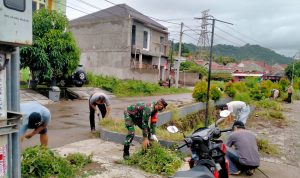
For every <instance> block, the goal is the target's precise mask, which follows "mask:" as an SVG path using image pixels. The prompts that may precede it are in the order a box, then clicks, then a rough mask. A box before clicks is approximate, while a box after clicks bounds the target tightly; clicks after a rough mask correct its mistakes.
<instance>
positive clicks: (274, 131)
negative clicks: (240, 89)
mask: <svg viewBox="0 0 300 178" xmlns="http://www.w3.org/2000/svg"><path fill="white" fill-rule="evenodd" d="M281 105H282V109H283V111H282V113H283V115H284V117H285V121H284V122H282V121H275V120H270V121H268V122H267V121H266V120H262V119H261V118H259V117H251V119H250V120H249V123H247V124H249V126H250V129H251V130H252V131H254V132H255V133H256V134H257V136H258V137H259V138H262V139H265V140H268V141H269V142H270V143H272V144H274V145H276V146H277V147H278V148H279V151H280V154H279V155H278V156H275V157H268V156H266V155H264V160H268V161H271V162H280V163H284V164H288V165H292V166H297V167H300V130H299V128H300V119H299V117H298V116H299V115H300V109H299V108H300V101H294V102H293V103H292V104H288V103H281ZM299 169H300V168H299Z"/></svg>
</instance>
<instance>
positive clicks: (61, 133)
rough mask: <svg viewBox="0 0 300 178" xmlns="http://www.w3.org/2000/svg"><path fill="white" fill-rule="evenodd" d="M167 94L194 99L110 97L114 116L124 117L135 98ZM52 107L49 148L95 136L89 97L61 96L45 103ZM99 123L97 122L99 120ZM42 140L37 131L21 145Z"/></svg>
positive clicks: (169, 101)
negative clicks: (92, 132)
mask: <svg viewBox="0 0 300 178" xmlns="http://www.w3.org/2000/svg"><path fill="white" fill-rule="evenodd" d="M161 97H163V98H165V99H166V101H167V102H168V103H170V104H174V105H181V104H184V103H190V102H193V98H192V96H191V93H186V94H174V95H165V96H151V97H129V98H115V97H114V98H111V107H112V111H111V116H112V117H113V118H120V119H122V118H123V112H124V109H125V108H126V107H127V106H128V105H130V104H133V103H135V102H138V101H140V102H152V101H155V100H157V99H159V98H161ZM46 107H47V108H49V110H50V112H51V115H52V120H51V123H50V124H49V129H48V132H49V148H56V147H61V146H63V145H66V144H69V143H73V142H77V141H81V140H86V139H90V138H94V135H93V134H91V133H90V126H89V108H88V101H87V100H62V101H59V102H56V103H53V104H48V105H46ZM96 125H97V124H96ZM38 144H39V136H38V135H36V136H34V137H33V138H31V139H29V140H25V141H24V142H23V143H22V148H23V149H24V148H26V147H29V146H34V145H38Z"/></svg>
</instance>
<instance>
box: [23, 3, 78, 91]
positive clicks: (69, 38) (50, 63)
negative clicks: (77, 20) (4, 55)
mask: <svg viewBox="0 0 300 178" xmlns="http://www.w3.org/2000/svg"><path fill="white" fill-rule="evenodd" d="M32 20H33V23H32V28H33V29H32V30H33V44H32V46H28V47H22V48H21V50H20V55H21V68H25V67H29V68H30V71H31V72H32V76H33V78H38V79H39V81H47V82H51V84H52V85H55V82H56V79H58V78H60V77H68V76H70V75H71V74H72V72H73V71H74V70H75V69H76V68H77V66H78V64H79V55H80V51H79V48H78V47H77V45H76V42H75V39H74V37H73V35H72V33H71V32H70V31H69V29H68V26H69V25H68V19H67V17H66V16H65V15H64V14H61V13H58V12H56V11H49V10H47V9H41V10H38V11H36V12H34V14H33V18H32Z"/></svg>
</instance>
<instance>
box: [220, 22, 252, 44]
mask: <svg viewBox="0 0 300 178" xmlns="http://www.w3.org/2000/svg"><path fill="white" fill-rule="evenodd" d="M215 27H216V28H217V29H218V30H220V31H222V32H223V33H226V34H227V35H229V36H231V37H233V38H235V39H237V40H240V41H242V42H244V43H246V44H247V43H248V42H246V41H244V40H243V39H241V38H238V37H236V36H234V35H232V34H230V33H229V32H226V31H225V30H222V29H221V28H219V27H217V26H215Z"/></svg>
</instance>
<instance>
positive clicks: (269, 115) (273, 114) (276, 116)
mask: <svg viewBox="0 0 300 178" xmlns="http://www.w3.org/2000/svg"><path fill="white" fill-rule="evenodd" d="M254 115H255V116H260V117H261V118H263V119H265V120H274V121H282V122H284V121H285V120H286V119H285V117H284V116H283V114H282V113H281V111H276V110H272V109H264V110H262V109H259V110H258V111H256V112H255V114H254Z"/></svg>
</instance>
